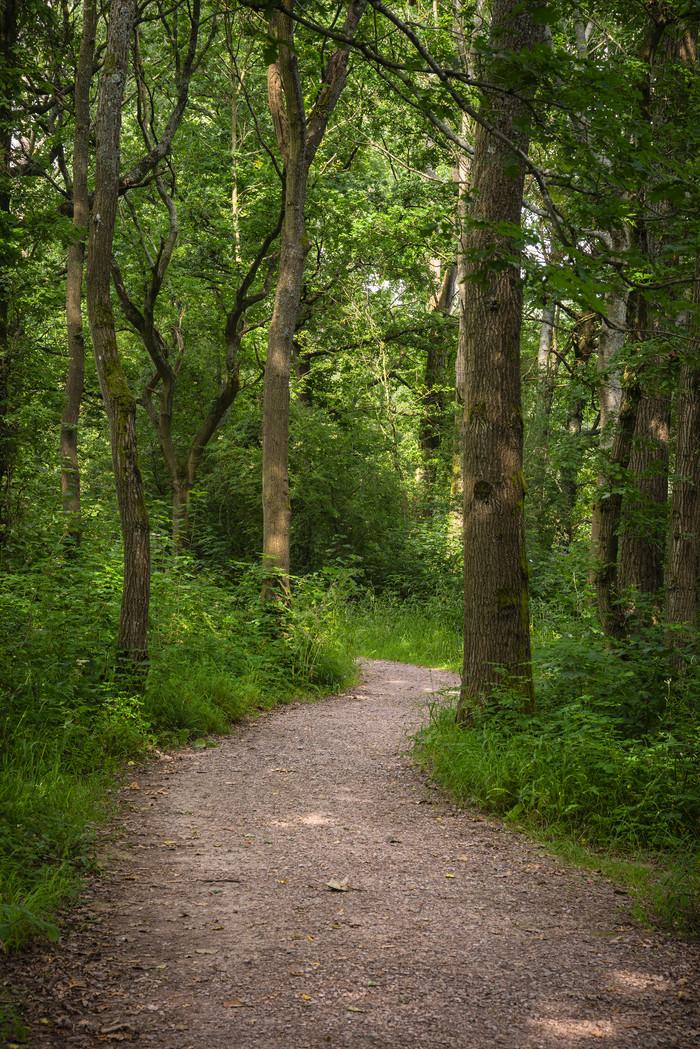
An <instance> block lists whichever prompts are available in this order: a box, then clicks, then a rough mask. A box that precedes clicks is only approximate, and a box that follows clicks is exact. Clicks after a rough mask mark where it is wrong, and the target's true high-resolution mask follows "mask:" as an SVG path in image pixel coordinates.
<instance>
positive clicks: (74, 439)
mask: <svg viewBox="0 0 700 1049" xmlns="http://www.w3.org/2000/svg"><path fill="white" fill-rule="evenodd" d="M96 29H97V5H96V3H95V0H84V4H83V28H82V35H81V39H80V55H79V58H78V71H77V75H76V78H75V138H74V142H73V229H74V231H75V235H74V238H73V240H72V241H71V243H70V246H69V248H68V263H67V271H66V328H67V335H68V372H67V375H66V388H65V395H64V402H63V415H62V417H61V436H60V452H61V495H62V497H63V513H64V534H65V538H66V541H67V543H68V547H69V549H70V548H71V547H76V546H78V545H79V544H80V540H81V536H82V525H81V519H80V463H79V461H78V422H79V418H80V402H81V400H82V396H83V381H84V379H85V339H84V336H83V318H82V292H83V263H84V258H85V238H86V236H87V230H88V222H89V220H90V205H89V201H88V158H89V155H90V84H91V83H92V64H93V58H94V53H95V32H96Z"/></svg>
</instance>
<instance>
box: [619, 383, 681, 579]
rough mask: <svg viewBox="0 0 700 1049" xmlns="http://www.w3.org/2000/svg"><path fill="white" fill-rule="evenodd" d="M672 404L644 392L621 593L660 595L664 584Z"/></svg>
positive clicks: (623, 536) (625, 515)
mask: <svg viewBox="0 0 700 1049" xmlns="http://www.w3.org/2000/svg"><path fill="white" fill-rule="evenodd" d="M670 416H671V404H670V400H669V398H668V397H666V396H656V397H655V396H653V395H652V394H650V393H649V392H647V391H643V392H642V396H641V398H640V401H639V409H638V411H637V424H636V427H635V431H634V439H633V442H632V455H631V457H630V471H631V473H632V475H633V477H634V486H635V495H634V497H633V499H632V500H631V503H626V504H625V506H624V507H623V512H622V528H621V532H620V589H622V590H624V589H625V588H628V587H634V588H635V589H636V590H638V591H639V592H640V593H641V594H648V595H656V596H657V597H658V596H660V592H661V588H662V587H663V584H664V554H665V546H666V542H665V532H666V524H667V522H666V514H665V511H666V504H667V502H668V441H669V425H670Z"/></svg>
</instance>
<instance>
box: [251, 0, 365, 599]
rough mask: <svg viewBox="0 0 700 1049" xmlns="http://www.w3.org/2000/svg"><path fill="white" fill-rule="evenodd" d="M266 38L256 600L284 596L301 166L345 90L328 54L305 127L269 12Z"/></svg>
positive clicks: (295, 76) (277, 24)
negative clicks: (268, 156)
mask: <svg viewBox="0 0 700 1049" xmlns="http://www.w3.org/2000/svg"><path fill="white" fill-rule="evenodd" d="M365 6H366V0H351V2H350V3H349V5H348V9H347V15H346V18H345V23H344V25H343V35H344V36H346V37H352V36H354V34H355V30H356V29H357V26H358V23H359V21H360V18H361V17H362V14H363V12H364V9H365ZM271 31H272V35H273V36H275V38H276V39H277V40H278V42H279V63H277V64H275V65H271V66H270V67H269V70H268V99H269V104H270V114H271V116H272V123H273V125H274V128H275V135H276V138H277V144H278V146H279V150H280V153H281V154H282V158H283V161H284V172H285V185H284V200H285V212H284V223H283V226H282V238H281V247H280V260H279V270H278V274H277V287H276V291H275V301H274V306H273V311H272V320H271V322H270V328H269V332H268V341H267V360H266V363H265V380H264V384H263V462H262V473H263V476H262V489H263V499H262V501H263V588H262V598H263V601H265V602H268V601H275V600H277V599H279V598H280V596H281V597H282V598H286V597H287V595H288V593H289V546H290V533H291V518H292V511H291V505H290V501H289V378H290V375H291V367H292V353H293V340H294V333H295V331H296V323H297V315H298V311H299V301H300V298H301V285H302V278H303V274H304V264H305V262H306V255H307V252H308V250H309V242H308V238H307V236H306V231H305V227H304V210H305V207H306V187H307V179H308V174H309V168H310V167H311V164H312V163H313V159H314V157H315V155H316V152H317V150H318V148H319V146H320V144H321V142H322V140H323V136H324V133H325V130H326V127H327V125H328V120H329V118H330V116H331V113H332V112H333V110H334V108H335V106H336V103H337V101H338V99H339V98H340V95H341V93H342V91H343V88H344V86H345V71H346V67H347V59H348V49H347V47H345V48H338V49H337V50H335V51H334V52H333V54H332V55H331V57H330V59H329V60H328V63H327V65H326V68H325V70H324V73H323V78H322V82H321V87H320V90H319V91H318V94H317V96H316V100H315V102H314V104H313V108H312V110H311V114H310V116H309V119H308V122H307V118H306V109H305V104H304V94H303V91H302V87H301V81H300V77H299V67H298V63H297V58H296V52H295V50H294V31H293V25H292V20H291V18H290V17H289V15H286V14H283V13H282V12H278V13H276V14H275V15H274V16H273V18H272V22H271Z"/></svg>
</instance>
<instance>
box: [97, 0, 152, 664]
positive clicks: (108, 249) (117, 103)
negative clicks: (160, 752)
mask: <svg viewBox="0 0 700 1049" xmlns="http://www.w3.org/2000/svg"><path fill="white" fill-rule="evenodd" d="M135 8H136V0H112V6H111V13H110V21H109V32H108V36H107V47H106V51H105V56H104V65H103V73H102V79H101V82H100V92H99V99H98V108H97V122H96V138H97V153H96V161H97V162H96V173H95V197H94V202H93V208H92V216H91V220H90V236H89V241H88V254H87V267H86V281H85V283H86V293H87V305H88V316H89V319H90V332H91V334H92V343H93V347H94V351H95V362H96V365H97V374H98V377H99V381H100V388H101V390H102V396H103V398H104V402H105V408H106V411H107V417H108V419H109V428H110V439H111V445H112V464H113V467H114V477H115V483H116V489H117V501H118V504H119V516H120V520H121V528H122V538H123V543H124V586H123V591H122V604H121V614H120V619H119V634H118V638H117V658H118V663H119V665H120V666H121V668H122V669H123V670H124V672H125V673H126V674H127V675H128V676H129V677H130V678H131V679H133V682H134V684H135V685H138V683H139V682H142V681H143V677H144V674H145V669H146V665H147V658H148V633H147V629H148V605H149V597H150V567H151V561H150V527H149V520H148V511H147V509H146V502H145V498H144V486H143V480H142V477H141V470H140V467H139V460H138V452H137V447H136V402H135V400H134V398H133V396H132V394H131V391H130V389H129V386H128V384H127V382H126V378H125V376H124V372H123V371H122V367H121V361H120V358H119V349H118V346H117V337H116V331H115V325H114V313H113V310H112V301H111V297H110V275H111V254H112V242H113V239H114V223H115V218H116V210H117V193H118V187H119V157H120V149H119V145H120V132H121V103H122V96H123V92H124V84H125V82H126V74H127V68H128V59H129V42H130V38H131V32H132V27H133V23H134V13H135Z"/></svg>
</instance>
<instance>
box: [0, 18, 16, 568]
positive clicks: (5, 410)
mask: <svg viewBox="0 0 700 1049" xmlns="http://www.w3.org/2000/svg"><path fill="white" fill-rule="evenodd" d="M16 41H17V11H16V5H15V0H4V3H0V87H1V90H0V153H1V156H0V550H2V547H3V545H4V544H5V542H6V540H7V536H8V533H9V529H10V482H11V478H12V466H13V462H14V457H15V444H16V433H15V427H14V425H13V424H12V422H11V421H10V418H9V415H10V386H11V376H12V370H13V361H12V346H11V342H10V331H9V318H10V295H11V292H10V285H9V274H10V273H11V270H12V259H13V253H12V247H11V241H10V225H11V213H10V202H11V194H10V152H11V148H12V98H13V94H14V91H13V83H12V76H13V69H14V65H15V57H14V47H15V43H16Z"/></svg>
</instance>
